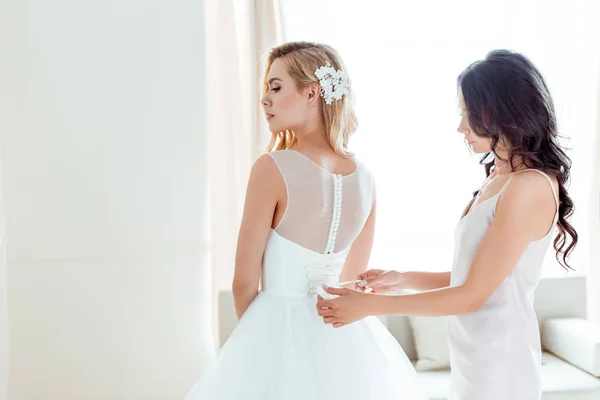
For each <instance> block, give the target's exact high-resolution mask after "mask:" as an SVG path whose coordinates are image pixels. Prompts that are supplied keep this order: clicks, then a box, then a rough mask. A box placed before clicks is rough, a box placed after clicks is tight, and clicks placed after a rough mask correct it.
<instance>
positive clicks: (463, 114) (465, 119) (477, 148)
mask: <svg viewBox="0 0 600 400" xmlns="http://www.w3.org/2000/svg"><path fill="white" fill-rule="evenodd" d="M458 107H459V109H460V124H459V125H458V128H457V131H458V132H460V133H462V134H463V135H465V141H466V142H467V143H468V144H469V146H470V147H471V148H472V149H473V152H474V153H476V154H483V153H489V152H491V151H492V144H491V139H488V138H484V137H481V136H477V134H476V133H475V132H474V131H473V130H472V129H471V126H470V125H469V111H468V110H467V107H466V106H465V100H464V99H463V95H462V90H459V91H458Z"/></svg>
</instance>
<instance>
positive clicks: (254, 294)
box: [186, 42, 427, 400]
mask: <svg viewBox="0 0 600 400" xmlns="http://www.w3.org/2000/svg"><path fill="white" fill-rule="evenodd" d="M232 95H235V94H234V93H232ZM261 102H262V107H263V109H264V112H265V116H266V118H267V120H268V123H269V127H270V130H271V132H273V138H272V140H271V143H270V145H269V146H268V149H267V150H268V152H267V153H266V154H264V155H263V156H261V157H260V158H259V159H258V160H257V161H256V163H255V165H254V166H253V168H252V172H251V174H250V180H249V183H248V190H247V195H246V203H245V207H244V215H243V219H242V224H241V228H240V233H239V238H238V248H237V255H236V265H235V277H234V281H233V294H234V299H235V307H236V311H237V315H238V317H239V318H240V321H239V324H238V326H237V328H236V329H235V330H234V332H233V333H232V335H231V337H230V338H229V340H228V341H227V343H225V345H224V346H223V348H222V350H221V353H220V355H219V358H218V359H217V360H216V362H215V363H214V364H213V365H212V366H211V367H209V369H208V371H207V372H206V373H205V374H204V376H202V377H201V379H200V380H199V381H198V382H197V383H196V385H195V386H194V387H193V389H192V390H191V391H190V392H189V394H188V395H187V397H186V399H189V400H217V399H222V400H306V399H311V400H312V399H315V400H325V399H327V400H338V399H339V400H342V399H344V400H392V399H393V400H426V399H427V397H426V396H425V394H424V392H423V391H422V390H421V388H420V387H419V385H418V381H417V375H416V373H415V371H414V369H413V367H412V365H411V363H410V361H409V360H408V359H407V357H406V355H405V354H404V352H403V351H402V349H401V347H400V346H399V344H398V342H397V341H396V340H395V339H394V338H393V337H392V336H391V335H390V334H389V332H388V331H387V330H386V328H385V327H384V326H383V325H382V324H381V322H380V321H379V320H378V319H376V318H375V317H370V318H366V319H364V320H361V321H358V322H356V323H354V324H351V325H348V326H345V327H343V328H340V329H334V328H333V327H331V326H329V325H326V324H324V323H323V321H322V320H321V318H320V317H319V316H318V314H317V312H316V308H315V304H316V296H317V293H319V294H321V295H322V296H327V294H326V293H325V292H324V291H322V286H323V285H328V286H334V287H341V286H344V285H348V284H354V283H355V282H356V281H347V282H343V281H344V280H348V279H353V277H356V276H358V275H359V274H360V273H361V272H364V270H365V269H366V267H367V264H368V260H369V255H370V252H371V246H372V242H373V230H374V225H375V187H374V182H373V177H372V176H371V174H370V173H369V171H368V170H367V168H365V166H364V165H363V164H361V163H360V162H359V161H357V160H356V159H355V158H354V156H353V154H352V153H350V152H349V151H348V148H347V146H348V141H349V139H350V136H351V135H352V134H353V133H354V131H355V130H356V127H357V120H356V116H355V114H354V110H353V105H352V93H351V90H350V82H349V80H348V77H347V75H346V71H345V69H344V67H343V64H342V61H341V59H340V57H339V55H338V54H337V53H336V52H335V51H334V50H333V49H332V48H331V47H329V46H326V45H323V44H314V43H306V42H292V43H286V44H283V45H281V46H279V47H276V48H274V49H272V51H271V53H270V55H269V59H268V64H267V69H266V76H265V82H264V96H263V98H262V101H261ZM340 281H342V282H340Z"/></svg>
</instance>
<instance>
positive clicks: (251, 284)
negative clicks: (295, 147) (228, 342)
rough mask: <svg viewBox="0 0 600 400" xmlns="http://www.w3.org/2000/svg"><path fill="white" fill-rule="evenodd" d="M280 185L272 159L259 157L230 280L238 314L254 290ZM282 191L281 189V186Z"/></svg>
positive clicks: (250, 183) (248, 304)
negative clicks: (231, 280) (231, 279)
mask: <svg viewBox="0 0 600 400" xmlns="http://www.w3.org/2000/svg"><path fill="white" fill-rule="evenodd" d="M281 185H284V183H283V179H281V176H280V174H279V171H278V169H277V166H276V164H275V162H274V161H273V159H272V158H271V157H270V156H268V155H263V156H262V157H260V158H259V159H258V160H257V161H256V163H255V164H254V166H253V167H252V171H251V173H250V179H249V181H248V188H247V192H246V201H245V204H244V214H243V217H242V223H241V226H240V232H239V235H238V243H237V252H236V257H235V274H234V277H233V284H232V291H233V299H234V302H235V310H236V313H237V316H238V318H241V317H242V315H243V314H244V313H245V312H246V310H247V309H248V307H249V306H250V304H251V303H252V301H253V300H254V298H255V297H256V295H257V294H258V289H259V283H260V277H261V272H262V257H263V254H264V251H265V246H266V244H267V239H268V237H269V233H270V231H271V224H272V222H273V214H274V212H275V208H276V207H277V203H278V200H279V199H278V197H279V193H280V192H281V190H282V188H281ZM283 191H284V192H285V187H283ZM217 223H218V222H217Z"/></svg>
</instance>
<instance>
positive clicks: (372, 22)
mask: <svg viewBox="0 0 600 400" xmlns="http://www.w3.org/2000/svg"><path fill="white" fill-rule="evenodd" d="M281 3H282V6H281V7H282V14H283V20H284V26H285V29H286V40H314V41H322V42H326V43H329V44H331V45H332V46H334V47H335V48H336V49H338V51H339V52H340V53H341V55H342V57H343V58H344V60H345V62H346V65H347V67H348V69H349V75H350V78H351V79H352V82H353V85H354V89H355V92H356V97H357V105H356V107H357V113H358V117H359V122H360V128H359V131H358V132H357V134H356V136H355V137H354V138H353V139H352V142H351V147H352V148H353V149H354V150H355V151H356V152H357V155H358V156H359V158H360V159H362V160H363V161H364V162H365V163H366V165H367V166H369V167H370V168H371V170H372V172H373V173H374V175H375V178H376V181H377V194H378V208H379V210H378V222H377V230H376V239H375V247H374V252H373V257H372V263H371V266H372V267H380V268H399V269H423V270H430V271H439V270H447V269H448V268H450V266H451V262H452V253H453V231H454V228H455V226H456V223H457V221H458V218H459V216H460V213H461V212H462V210H463V209H464V207H465V205H466V204H467V203H468V201H469V200H470V198H471V193H472V192H473V190H475V189H476V188H477V187H478V185H480V183H481V181H482V179H483V177H484V172H483V167H479V166H478V165H477V161H478V158H476V157H475V156H472V155H471V154H470V153H469V151H468V149H467V148H466V146H465V145H464V143H463V140H462V136H461V135H460V134H458V133H457V132H456V127H457V125H458V122H459V117H458V114H457V112H456V77H457V75H458V74H459V73H460V72H461V71H462V70H463V69H464V68H465V67H466V66H467V65H468V64H470V63H471V62H473V61H475V60H477V59H481V58H483V57H484V56H485V55H486V53H487V52H488V51H489V50H492V49H495V48H508V49H513V50H516V51H520V52H522V53H524V54H526V55H527V56H528V57H530V58H531V59H532V60H533V61H534V62H535V63H536V64H537V65H538V67H539V68H540V69H541V70H542V71H543V72H544V73H545V75H546V78H547V81H548V84H549V85H550V88H551V90H552V93H553V96H554V100H555V103H556V105H557V110H558V118H559V123H560V126H561V132H562V133H563V134H564V135H566V136H569V137H571V140H570V142H569V143H567V144H568V145H569V146H570V147H571V148H572V151H571V152H570V153H569V154H570V156H571V157H572V158H573V163H574V166H573V179H572V184H571V189H570V190H571V193H572V195H573V197H574V199H575V202H576V205H577V213H576V215H575V217H574V220H573V222H574V224H575V226H576V227H577V228H578V229H579V231H580V233H581V235H580V237H581V240H580V245H579V248H578V250H577V252H576V254H575V255H574V257H573V259H572V263H573V266H574V267H575V268H576V269H577V270H578V271H579V272H581V273H583V272H585V271H587V270H588V266H589V250H588V249H589V244H590V243H589V235H587V234H585V233H584V232H587V231H588V230H589V219H590V204H589V197H590V196H589V191H590V184H589V182H590V179H591V165H592V155H593V154H592V151H591V146H590V144H591V142H592V138H593V132H594V124H595V120H594V115H595V113H594V105H595V104H596V101H597V100H596V98H597V93H596V90H595V88H596V87H597V84H596V82H597V80H598V74H597V69H596V67H597V65H598V53H599V49H598V46H597V44H595V43H594V39H593V38H597V37H600V33H599V32H598V27H597V25H598V21H597V20H593V19H592V17H591V15H596V16H597V15H598V14H597V13H596V14H593V12H594V11H595V10H593V9H592V8H595V9H597V8H598V7H597V6H595V5H591V3H590V2H587V1H585V0H576V1H570V2H556V1H543V0H527V1H523V0H518V1H517V0H512V1H502V2H497V1H495V2H492V1H465V0H456V1H433V2H425V3H418V2H389V1H380V0H374V1H370V2H362V1H361V2H347V1H343V0H327V1H323V0H306V1H303V2H302V3H301V4H300V3H298V2H295V1H293V0H282V1H281ZM332 21H335V24H334V23H332ZM547 264H548V265H547V268H546V273H547V274H563V273H564V272H563V270H562V268H560V266H558V265H557V264H556V261H555V260H554V257H553V256H550V255H549V257H547Z"/></svg>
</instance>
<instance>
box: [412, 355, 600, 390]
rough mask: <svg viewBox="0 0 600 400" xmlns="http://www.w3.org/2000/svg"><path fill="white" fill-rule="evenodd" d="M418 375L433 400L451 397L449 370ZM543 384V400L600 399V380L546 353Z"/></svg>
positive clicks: (423, 372)
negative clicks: (449, 394) (449, 393)
mask: <svg viewBox="0 0 600 400" xmlns="http://www.w3.org/2000/svg"><path fill="white" fill-rule="evenodd" d="M418 374H419V380H420V383H421V384H422V385H423V387H425V388H426V389H427V394H428V395H429V399H430V400H446V399H447V398H448V389H449V385H450V371H449V370H446V371H419V372H418ZM542 384H543V387H544V393H543V396H542V400H598V399H600V379H597V378H595V377H593V376H592V375H590V374H588V373H586V372H584V371H582V370H580V369H579V368H576V367H574V366H572V365H571V364H569V363H567V362H565V361H563V360H561V359H560V358H558V357H555V356H553V355H551V354H549V353H544V354H543V357H542Z"/></svg>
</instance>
